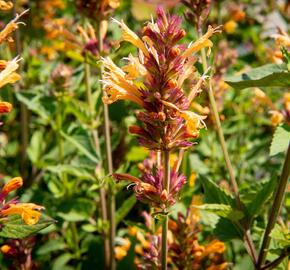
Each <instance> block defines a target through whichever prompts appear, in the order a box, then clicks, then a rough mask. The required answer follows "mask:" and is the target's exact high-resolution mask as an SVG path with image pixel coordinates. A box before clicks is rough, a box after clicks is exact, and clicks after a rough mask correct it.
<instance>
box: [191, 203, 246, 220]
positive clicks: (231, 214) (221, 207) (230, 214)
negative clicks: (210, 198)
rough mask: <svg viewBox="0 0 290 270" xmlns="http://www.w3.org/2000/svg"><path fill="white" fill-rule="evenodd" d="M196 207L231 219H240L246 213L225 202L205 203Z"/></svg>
mask: <svg viewBox="0 0 290 270" xmlns="http://www.w3.org/2000/svg"><path fill="white" fill-rule="evenodd" d="M194 207H195V208H197V209H200V210H205V211H208V212H211V213H214V214H216V215H218V216H220V217H223V218H227V219H229V220H231V221H238V220H240V219H242V218H243V217H244V214H243V213H242V212H241V211H239V210H235V209H232V207H231V206H229V205H225V204H203V205H197V206H194Z"/></svg>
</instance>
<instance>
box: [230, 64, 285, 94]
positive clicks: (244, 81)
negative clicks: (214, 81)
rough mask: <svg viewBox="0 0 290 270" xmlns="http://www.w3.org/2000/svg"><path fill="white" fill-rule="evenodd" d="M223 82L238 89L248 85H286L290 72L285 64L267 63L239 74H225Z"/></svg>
mask: <svg viewBox="0 0 290 270" xmlns="http://www.w3.org/2000/svg"><path fill="white" fill-rule="evenodd" d="M225 82H226V83H227V84H229V85H230V86H232V87H233V88H235V89H238V90H241V89H244V88H248V87H275V86H276V87H288V86H289V85H290V72H289V71H288V69H287V66H286V64H282V65H276V64H268V65H264V66H261V67H258V68H254V69H252V70H250V71H248V72H245V73H242V74H241V75H239V76H227V77H226V78H225Z"/></svg>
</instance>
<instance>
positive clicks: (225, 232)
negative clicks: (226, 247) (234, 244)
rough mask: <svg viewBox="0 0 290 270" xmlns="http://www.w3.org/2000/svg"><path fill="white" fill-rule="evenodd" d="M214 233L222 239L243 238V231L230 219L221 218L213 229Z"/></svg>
mask: <svg viewBox="0 0 290 270" xmlns="http://www.w3.org/2000/svg"><path fill="white" fill-rule="evenodd" d="M213 233H214V235H215V236H216V237H217V238H218V239H220V240H222V241H229V240H232V239H243V237H242V235H243V233H242V232H241V231H240V229H239V228H238V227H236V226H235V225H234V224H233V223H232V222H231V221H230V220H228V219H225V218H220V219H219V222H218V223H217V224H216V226H215V229H214V230H213Z"/></svg>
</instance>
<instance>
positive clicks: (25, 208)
mask: <svg viewBox="0 0 290 270" xmlns="http://www.w3.org/2000/svg"><path fill="white" fill-rule="evenodd" d="M42 209H44V207H43V206H39V205H36V204H34V203H19V204H11V205H10V206H9V208H7V209H5V210H2V211H1V215H2V216H4V217H6V216H10V215H20V216H21V218H22V219H23V221H24V222H25V224H27V225H35V224H36V223H37V222H38V221H39V218H40V215H41V213H40V212H39V211H40V210H42Z"/></svg>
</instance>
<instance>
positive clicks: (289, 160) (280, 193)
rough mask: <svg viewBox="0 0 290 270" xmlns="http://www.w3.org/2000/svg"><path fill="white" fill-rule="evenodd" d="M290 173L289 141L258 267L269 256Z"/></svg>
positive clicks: (259, 267)
mask: <svg viewBox="0 0 290 270" xmlns="http://www.w3.org/2000/svg"><path fill="white" fill-rule="evenodd" d="M289 174H290V143H289V146H288V150H287V154H286V158H285V161H284V165H283V169H282V174H281V177H280V180H279V183H278V187H277V190H276V193H275V197H274V202H273V205H272V207H271V210H270V214H269V219H268V223H267V227H266V230H265V233H264V237H263V241H262V246H261V249H260V254H259V259H258V265H257V266H258V269H261V266H262V265H263V264H264V262H265V260H266V257H267V252H268V248H269V245H270V240H271V237H270V233H271V231H272V229H273V228H274V226H275V223H276V222H277V218H278V216H279V213H280V210H281V207H282V203H283V199H284V195H285V192H286V187H287V182H288V179H289Z"/></svg>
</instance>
